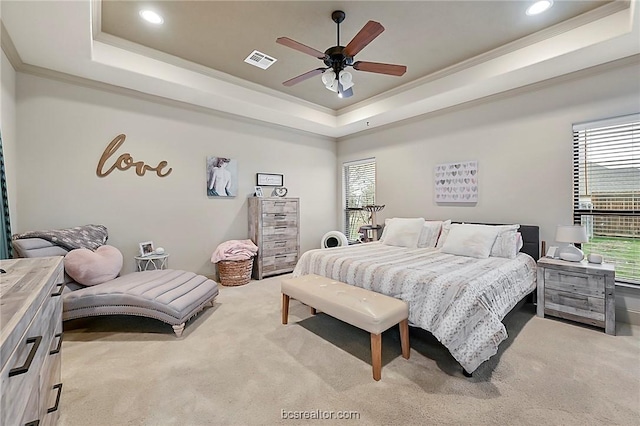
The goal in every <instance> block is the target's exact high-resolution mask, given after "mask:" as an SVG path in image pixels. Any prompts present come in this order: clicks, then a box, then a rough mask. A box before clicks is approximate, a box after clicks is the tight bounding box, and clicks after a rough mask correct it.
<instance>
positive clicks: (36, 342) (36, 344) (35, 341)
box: [9, 336, 42, 377]
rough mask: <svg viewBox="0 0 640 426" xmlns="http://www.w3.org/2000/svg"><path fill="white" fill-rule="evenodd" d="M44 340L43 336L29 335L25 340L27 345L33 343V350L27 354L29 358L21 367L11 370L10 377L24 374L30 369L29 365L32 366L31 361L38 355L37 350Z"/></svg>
mask: <svg viewBox="0 0 640 426" xmlns="http://www.w3.org/2000/svg"><path fill="white" fill-rule="evenodd" d="M41 342H42V336H36V337H29V338H28V339H27V341H26V342H25V344H26V345H29V344H31V343H33V346H31V350H30V351H29V355H28V356H27V360H26V361H25V362H24V364H23V365H22V366H20V367H16V368H12V369H11V370H9V377H11V376H17V375H19V374H24V373H26V372H27V371H29V367H31V363H32V362H33V358H34V357H35V356H36V352H37V351H38V347H39V346H40V343H41Z"/></svg>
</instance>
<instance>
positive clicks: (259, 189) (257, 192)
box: [255, 186, 264, 198]
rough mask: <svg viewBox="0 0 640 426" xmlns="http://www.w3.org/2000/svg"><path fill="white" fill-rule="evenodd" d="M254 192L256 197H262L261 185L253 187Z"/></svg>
mask: <svg viewBox="0 0 640 426" xmlns="http://www.w3.org/2000/svg"><path fill="white" fill-rule="evenodd" d="M255 194H256V197H260V198H262V197H264V192H262V187H261V186H256V187H255Z"/></svg>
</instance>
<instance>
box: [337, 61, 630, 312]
mask: <svg viewBox="0 0 640 426" xmlns="http://www.w3.org/2000/svg"><path fill="white" fill-rule="evenodd" d="M603 68H604V69H603ZM603 68H601V69H600V70H598V72H596V73H594V72H590V73H586V72H582V73H579V74H577V75H574V76H570V77H564V78H562V79H558V80H556V81H555V82H549V83H547V84H544V85H540V86H538V88H533V89H534V90H530V91H526V92H525V91H520V92H519V93H512V94H510V95H509V96H501V97H498V98H494V99H493V100H491V101H488V102H484V103H478V104H476V105H473V106H467V107H466V108H457V109H456V110H452V111H449V112H448V113H441V114H438V115H433V116H427V117H422V118H421V119H414V120H411V121H408V122H405V123H402V124H396V125H393V126H389V127H388V128H386V129H383V130H379V131H374V132H370V133H366V134H359V135H355V136H352V137H346V138H343V139H341V140H340V141H339V144H338V161H339V162H340V163H342V162H345V161H351V160H355V159H360V158H367V157H375V158H376V163H377V180H376V185H377V188H376V202H377V203H378V204H385V205H386V207H385V209H384V210H383V211H382V212H381V213H379V214H378V217H379V218H378V221H379V222H381V221H382V220H384V218H386V217H394V216H400V217H416V216H423V217H425V218H427V219H454V220H467V221H484V222H503V223H522V224H537V225H539V226H540V231H541V239H542V240H546V241H547V242H548V243H551V242H553V240H554V235H555V229H556V225H558V224H569V223H571V221H572V162H573V158H572V149H573V147H572V144H573V138H572V124H573V123H578V122H584V121H589V120H594V119H599V118H606V117H613V116H618V115H624V114H629V113H634V112H638V111H640V97H639V94H640V79H638V75H640V67H639V66H638V62H635V63H634V64H633V65H625V66H621V67H615V68H612V67H611V66H609V67H603ZM530 89H532V88H530ZM468 160H477V161H478V169H479V170H478V177H479V201H478V203H477V204H475V205H471V206H459V205H456V206H454V205H438V204H436V203H435V201H434V192H433V188H434V166H435V165H436V164H440V163H450V162H458V161H468ZM618 295H619V300H618V307H619V308H623V307H624V308H626V309H631V310H634V311H637V312H640V299H639V298H638V291H637V290H629V289H624V288H620V289H619V291H618ZM624 295H627V296H628V297H627V296H624ZM623 296H624V297H626V298H623ZM620 312H621V313H620V315H619V316H620V319H622V318H623V316H624V315H626V314H625V313H623V312H622V309H621V310H620Z"/></svg>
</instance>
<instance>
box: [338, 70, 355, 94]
mask: <svg viewBox="0 0 640 426" xmlns="http://www.w3.org/2000/svg"><path fill="white" fill-rule="evenodd" d="M338 80H340V84H341V85H342V88H343V89H344V90H349V89H350V88H352V87H353V76H352V75H351V73H350V72H348V71H340V75H339V77H338Z"/></svg>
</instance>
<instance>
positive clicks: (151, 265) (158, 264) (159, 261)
mask: <svg viewBox="0 0 640 426" xmlns="http://www.w3.org/2000/svg"><path fill="white" fill-rule="evenodd" d="M135 259H136V267H137V268H138V272H142V271H153V270H155V269H167V265H168V264H169V254H167V253H165V254H151V255H149V256H136V257H135Z"/></svg>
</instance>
